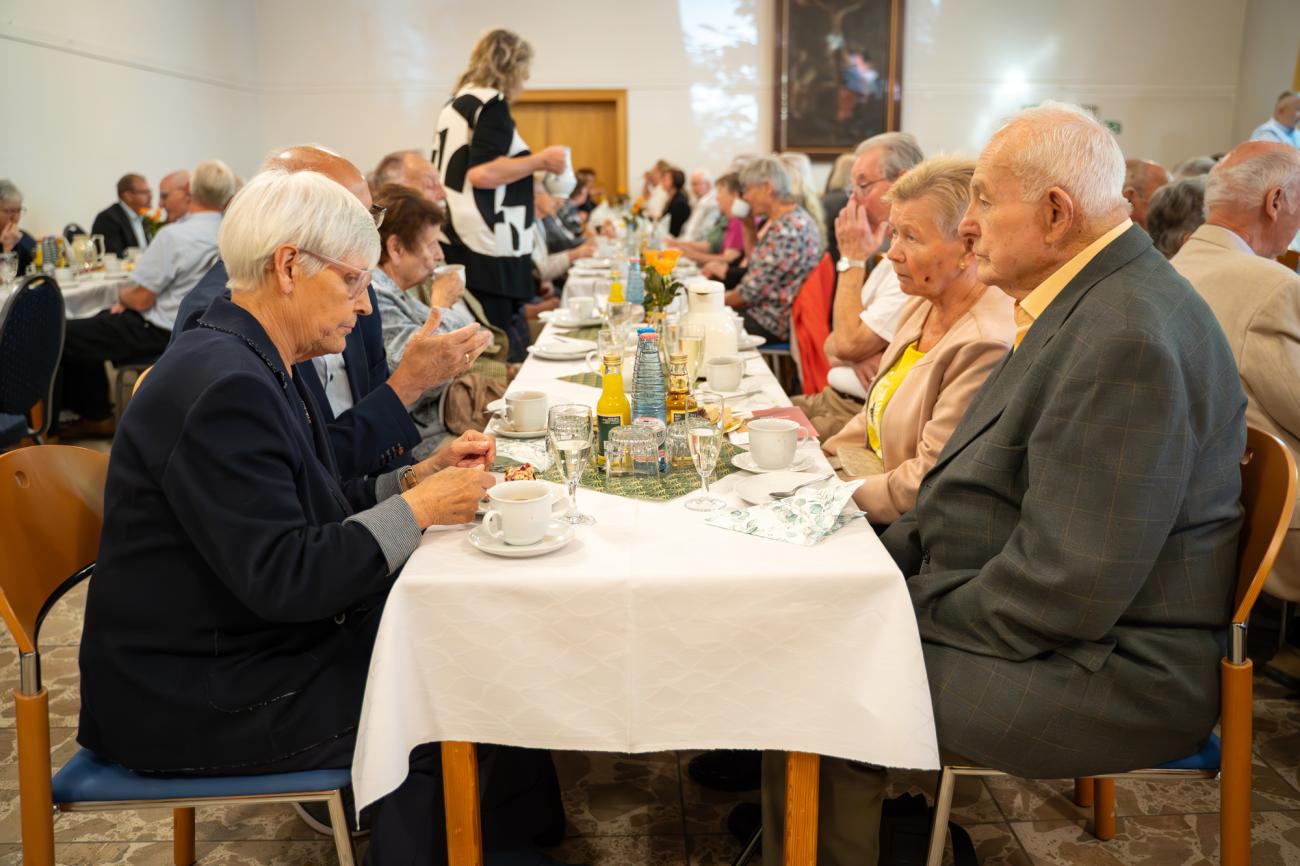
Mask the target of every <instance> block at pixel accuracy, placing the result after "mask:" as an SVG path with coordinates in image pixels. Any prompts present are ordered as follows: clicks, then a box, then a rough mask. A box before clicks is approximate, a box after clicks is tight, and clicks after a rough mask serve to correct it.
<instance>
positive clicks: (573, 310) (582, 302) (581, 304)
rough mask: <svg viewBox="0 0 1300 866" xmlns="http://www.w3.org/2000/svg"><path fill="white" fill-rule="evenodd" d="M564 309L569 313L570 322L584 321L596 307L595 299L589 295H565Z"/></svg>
mask: <svg viewBox="0 0 1300 866" xmlns="http://www.w3.org/2000/svg"><path fill="white" fill-rule="evenodd" d="M564 309H565V310H566V311H567V312H568V314H569V321H571V322H585V321H587V320H588V319H590V318H591V314H592V312H593V311H594V310H595V309H596V299H595V298H593V297H591V296H590V295H587V296H585V297H584V296H582V295H567V294H566V295H565V297H564Z"/></svg>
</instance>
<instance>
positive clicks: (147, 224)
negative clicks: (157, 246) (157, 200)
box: [138, 207, 167, 240]
mask: <svg viewBox="0 0 1300 866" xmlns="http://www.w3.org/2000/svg"><path fill="white" fill-rule="evenodd" d="M138 213H139V214H140V224H141V225H142V226H143V227H144V236H145V237H146V238H148V239H149V240H153V238H154V235H156V234H158V229H160V228H162V227H163V226H165V225H167V220H166V219H164V218H163V212H162V208H154V209H153V210H149V208H147V207H142V208H140V210H139V211H138Z"/></svg>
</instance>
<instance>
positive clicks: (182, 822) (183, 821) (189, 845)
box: [172, 809, 198, 866]
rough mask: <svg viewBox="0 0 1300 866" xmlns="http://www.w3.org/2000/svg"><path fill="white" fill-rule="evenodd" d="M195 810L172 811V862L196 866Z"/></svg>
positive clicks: (177, 865)
mask: <svg viewBox="0 0 1300 866" xmlns="http://www.w3.org/2000/svg"><path fill="white" fill-rule="evenodd" d="M197 859H198V858H197V857H196V856H195V854H194V810H193V809H172V862H173V863H175V864H176V866H194V861H195V860H197Z"/></svg>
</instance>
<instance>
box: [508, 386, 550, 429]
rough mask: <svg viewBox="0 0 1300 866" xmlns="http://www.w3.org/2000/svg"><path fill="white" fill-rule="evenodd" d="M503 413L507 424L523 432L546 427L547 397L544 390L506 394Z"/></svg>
mask: <svg viewBox="0 0 1300 866" xmlns="http://www.w3.org/2000/svg"><path fill="white" fill-rule="evenodd" d="M505 399H506V408H505V411H504V412H503V413H502V416H503V419H504V421H505V423H506V426H507V427H508V428H509V429H511V430H516V431H518V432H521V433H531V432H533V431H534V430H544V429H546V407H547V399H546V393H545V392H544V391H515V392H513V393H510V394H506V398H505Z"/></svg>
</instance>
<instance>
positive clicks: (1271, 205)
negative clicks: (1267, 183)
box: [1264, 186, 1286, 222]
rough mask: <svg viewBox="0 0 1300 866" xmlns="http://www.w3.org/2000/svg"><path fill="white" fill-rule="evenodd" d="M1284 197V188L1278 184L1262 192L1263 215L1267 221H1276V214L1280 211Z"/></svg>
mask: <svg viewBox="0 0 1300 866" xmlns="http://www.w3.org/2000/svg"><path fill="white" fill-rule="evenodd" d="M1285 197H1286V190H1284V189H1283V188H1282V187H1280V186H1275V187H1273V188H1272V189H1270V190H1269V191H1268V192H1267V193H1265V194H1264V215H1265V216H1266V217H1268V221H1269V222H1277V217H1278V214H1280V213H1281V212H1282V199H1284V198H1285Z"/></svg>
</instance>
